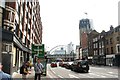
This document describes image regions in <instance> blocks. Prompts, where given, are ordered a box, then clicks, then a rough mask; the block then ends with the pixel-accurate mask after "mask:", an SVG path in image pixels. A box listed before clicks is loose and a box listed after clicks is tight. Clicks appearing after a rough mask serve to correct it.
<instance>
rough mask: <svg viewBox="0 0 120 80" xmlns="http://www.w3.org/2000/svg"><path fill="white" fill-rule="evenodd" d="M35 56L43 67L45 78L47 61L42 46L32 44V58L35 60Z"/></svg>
mask: <svg viewBox="0 0 120 80" xmlns="http://www.w3.org/2000/svg"><path fill="white" fill-rule="evenodd" d="M35 56H37V57H38V58H40V60H41V63H42V64H43V66H44V70H43V75H45V76H46V73H47V72H46V69H47V66H46V65H47V61H46V59H45V51H44V44H32V57H33V58H35Z"/></svg>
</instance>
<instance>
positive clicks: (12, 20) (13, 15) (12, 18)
mask: <svg viewBox="0 0 120 80" xmlns="http://www.w3.org/2000/svg"><path fill="white" fill-rule="evenodd" d="M14 17H15V14H14V13H12V17H11V22H14Z"/></svg>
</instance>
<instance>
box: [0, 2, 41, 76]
mask: <svg viewBox="0 0 120 80" xmlns="http://www.w3.org/2000/svg"><path fill="white" fill-rule="evenodd" d="M4 3H5V5H4V6H5V7H4V8H2V10H3V13H2V14H4V15H3V17H2V18H3V21H2V63H3V65H4V66H7V67H4V69H3V70H4V71H5V72H7V73H9V74H11V73H12V72H13V71H15V70H18V69H19V67H20V66H21V65H22V63H23V62H24V61H26V60H31V56H32V54H31V49H32V47H31V46H32V44H41V43H42V22H41V17H40V5H39V1H37V0H35V1H33V2H31V1H27V0H20V1H17V0H16V1H15V2H4ZM5 62H6V63H7V64H6V63H5ZM8 66H9V68H8Z"/></svg>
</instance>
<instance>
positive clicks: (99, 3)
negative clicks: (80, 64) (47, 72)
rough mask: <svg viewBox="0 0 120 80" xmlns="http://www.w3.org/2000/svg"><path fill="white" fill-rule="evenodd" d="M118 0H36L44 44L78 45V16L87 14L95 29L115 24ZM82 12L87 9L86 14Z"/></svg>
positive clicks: (47, 46)
mask: <svg viewBox="0 0 120 80" xmlns="http://www.w3.org/2000/svg"><path fill="white" fill-rule="evenodd" d="M118 1H119V0H39V2H40V16H41V21H42V26H43V35H42V36H43V39H42V40H43V42H42V43H43V44H45V48H46V49H47V50H50V49H51V48H53V47H55V46H57V45H67V44H69V43H70V42H72V43H73V44H74V45H79V20H81V19H83V18H89V19H92V21H93V27H94V29H95V30H96V31H98V32H101V31H102V30H105V31H108V30H109V27H110V25H113V27H116V26H117V25H118ZM84 13H87V15H85V14H84Z"/></svg>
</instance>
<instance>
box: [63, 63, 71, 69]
mask: <svg viewBox="0 0 120 80" xmlns="http://www.w3.org/2000/svg"><path fill="white" fill-rule="evenodd" d="M72 63H73V62H67V64H66V66H65V68H67V69H71V65H72Z"/></svg>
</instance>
